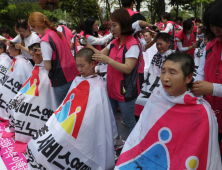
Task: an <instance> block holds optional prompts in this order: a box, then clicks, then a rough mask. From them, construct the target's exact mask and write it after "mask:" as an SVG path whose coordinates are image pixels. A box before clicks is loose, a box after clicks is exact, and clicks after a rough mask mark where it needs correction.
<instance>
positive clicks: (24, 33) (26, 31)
mask: <svg viewBox="0 0 222 170" xmlns="http://www.w3.org/2000/svg"><path fill="white" fill-rule="evenodd" d="M18 33H19V34H20V35H21V36H23V37H24V38H26V37H28V36H29V35H30V30H29V28H27V29H24V28H21V27H19V28H18Z"/></svg>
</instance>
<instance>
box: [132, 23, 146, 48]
mask: <svg viewBox="0 0 222 170" xmlns="http://www.w3.org/2000/svg"><path fill="white" fill-rule="evenodd" d="M132 28H133V29H134V30H135V31H134V33H133V34H132V36H134V35H135V33H137V32H140V31H141V30H142V28H141V27H140V25H139V21H136V22H134V23H133V24H132ZM138 39H139V41H140V44H141V46H142V51H143V52H145V51H146V47H145V45H146V43H147V42H146V41H145V39H144V38H142V39H140V38H139V37H138Z"/></svg>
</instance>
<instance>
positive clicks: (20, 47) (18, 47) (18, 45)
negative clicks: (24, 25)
mask: <svg viewBox="0 0 222 170" xmlns="http://www.w3.org/2000/svg"><path fill="white" fill-rule="evenodd" d="M23 47H24V46H22V45H21V44H15V48H16V49H22V48H23Z"/></svg>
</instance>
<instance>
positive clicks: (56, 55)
mask: <svg viewBox="0 0 222 170" xmlns="http://www.w3.org/2000/svg"><path fill="white" fill-rule="evenodd" d="M42 41H46V42H48V43H49V44H50V45H51V47H52V50H53V51H52V69H51V70H50V71H49V78H50V80H51V83H52V87H56V86H61V85H64V84H66V83H67V82H70V81H72V80H73V79H74V78H75V77H76V76H77V75H79V71H78V70H77V67H76V62H75V59H74V57H73V56H72V53H71V50H70V46H69V44H68V43H67V40H66V38H65V37H64V36H63V37H62V39H61V38H60V37H59V36H58V34H57V33H56V32H55V31H53V30H51V29H47V30H46V31H45V35H44V36H43V37H42V39H41V41H40V42H42Z"/></svg>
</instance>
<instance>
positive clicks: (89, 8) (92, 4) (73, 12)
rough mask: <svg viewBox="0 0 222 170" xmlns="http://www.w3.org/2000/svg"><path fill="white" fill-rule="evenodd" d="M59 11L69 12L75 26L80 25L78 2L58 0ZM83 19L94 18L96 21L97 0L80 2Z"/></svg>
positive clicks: (74, 0)
mask: <svg viewBox="0 0 222 170" xmlns="http://www.w3.org/2000/svg"><path fill="white" fill-rule="evenodd" d="M60 4H61V9H62V10H63V11H65V10H66V11H67V12H69V14H70V16H71V18H72V19H73V21H74V22H75V23H76V24H79V23H80V6H79V4H80V0H60ZM82 8H83V18H84V19H85V18H87V17H95V18H97V19H98V10H99V9H98V4H97V0H82Z"/></svg>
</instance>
